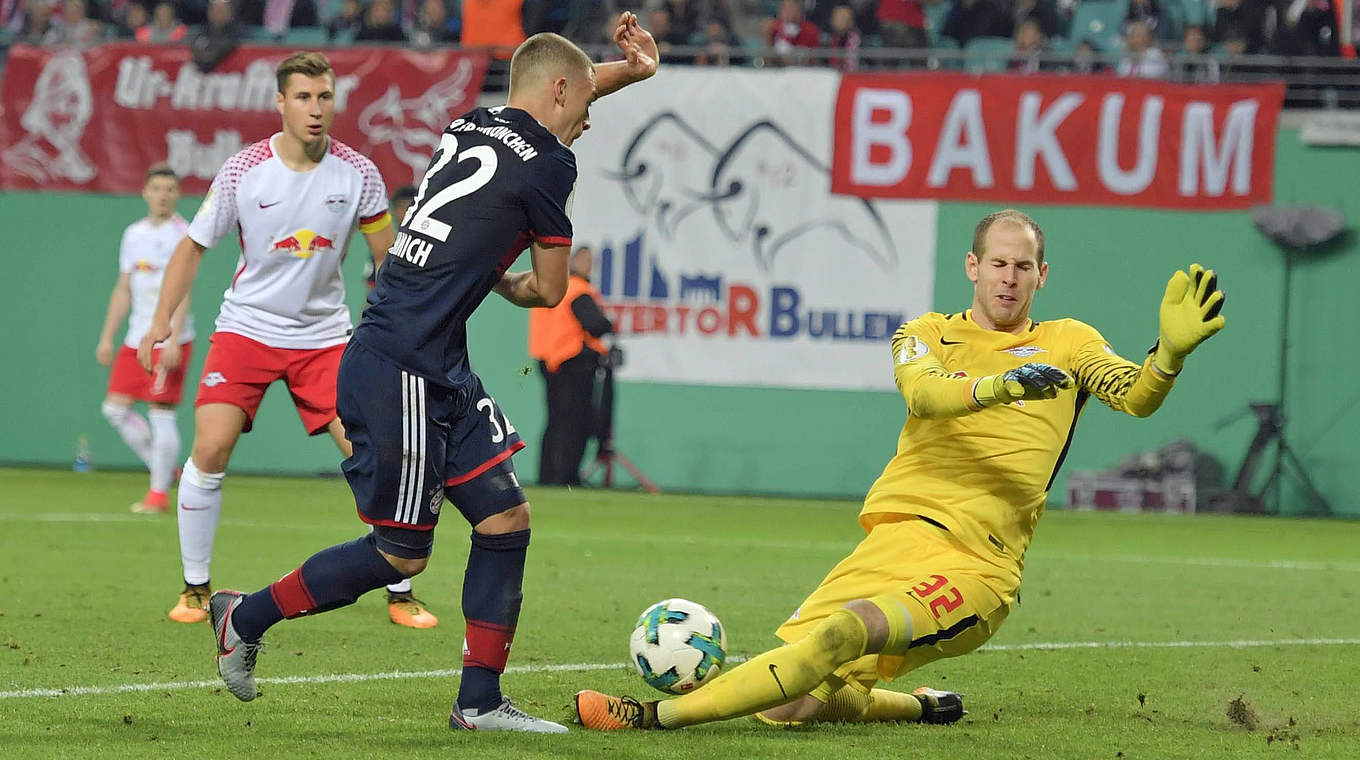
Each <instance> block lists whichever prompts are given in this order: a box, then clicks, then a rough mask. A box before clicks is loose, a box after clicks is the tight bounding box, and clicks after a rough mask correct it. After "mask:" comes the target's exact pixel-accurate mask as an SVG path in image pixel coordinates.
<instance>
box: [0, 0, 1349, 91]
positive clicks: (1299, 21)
mask: <svg viewBox="0 0 1360 760" xmlns="http://www.w3.org/2000/svg"><path fill="white" fill-rule="evenodd" d="M1344 1H1345V0H645V2H621V1H620V0H0V45H3V44H4V42H5V41H6V40H8V41H11V42H27V43H31V44H40V45H76V46H85V45H91V44H95V43H98V42H101V41H107V40H112V39H123V40H135V41H138V42H142V43H150V44H188V45H192V46H193V47H194V49H195V54H196V59H197V60H199V62H200V65H202V66H203V67H204V68H209V67H211V65H212V64H214V63H215V62H216V61H217V60H220V58H221V57H223V56H225V55H226V54H227V53H229V52H230V51H231V50H232V49H233V48H234V47H235V45H237V44H239V43H240V42H243V41H247V40H257V41H282V42H285V43H289V44H295V45H299V46H302V45H320V44H332V45H336V44H341V45H343V44H350V43H375V42H376V43H405V44H409V45H415V46H419V47H431V46H438V45H464V46H488V47H492V48H496V49H499V50H505V51H508V50H511V49H513V48H514V46H515V45H517V44H519V42H521V41H523V40H524V39H525V37H526V36H528V35H531V34H534V33H535V32H539V31H555V32H560V33H563V34H565V35H567V36H568V37H570V38H572V39H574V40H577V41H579V42H581V43H583V44H586V45H591V44H605V43H607V42H608V36H607V30H606V27H607V26H608V25H609V23H610V19H613V18H615V17H616V15H617V13H618V11H619V10H621V9H625V8H627V7H634V9H635V10H637V11H638V12H639V13H640V15H641V16H642V18H643V19H644V20H645V21H646V22H647V25H648V27H649V28H651V29H652V30H653V32H654V33H655V36H656V38H657V41H658V43H659V44H660V47H661V51H662V55H663V58H664V59H666V60H667V61H668V62H670V63H675V64H695V65H735V64H750V63H756V64H759V65H788V64H805V65H830V66H834V67H837V68H842V69H847V70H849V69H855V68H865V67H869V66H874V65H892V66H899V65H902V64H903V61H899V60H894V59H891V58H885V57H882V56H866V55H864V54H863V51H864V50H865V49H866V48H876V47H877V48H890V49H926V48H933V49H940V48H962V49H965V50H968V51H982V52H985V53H990V54H993V55H996V56H998V57H1000V58H1002V59H1004V60H1008V61H1009V68H1010V69H1011V70H1014V71H1022V72H1027V71H1038V70H1044V69H1049V68H1058V67H1061V68H1063V69H1066V70H1075V71H1078V72H1081V71H1102V70H1106V69H1107V68H1113V69H1114V70H1115V71H1117V72H1118V73H1120V74H1123V75H1127V76H1141V77H1154V78H1162V77H1169V76H1174V77H1177V78H1181V79H1189V80H1191V81H1214V80H1216V79H1217V76H1218V74H1217V72H1218V66H1217V62H1216V60H1215V59H1217V58H1231V57H1232V56H1236V55H1240V54H1277V55H1291V56H1298V55H1306V56H1336V55H1339V54H1340V44H1339V41H1340V35H1339V34H1338V32H1337V18H1338V14H1337V13H1336V9H1335V8H1334V7H1333V3H1335V2H1344ZM1351 1H1352V2H1356V3H1357V5H1360V0H1351ZM636 6H641V7H636ZM1354 15H1355V16H1356V17H1358V18H1360V13H1356V14H1354ZM1358 25H1360V24H1358ZM1357 31H1360V30H1357ZM1356 36H1360V34H1357V35H1356ZM770 53H772V54H770ZM507 55H508V53H507ZM1056 57H1063V58H1066V59H1067V60H1066V62H1064V63H1061V64H1059V63H1051V62H1050V61H1051V60H1052V59H1054V58H1056ZM1187 61H1193V63H1187ZM1116 62H1117V63H1116ZM1187 67H1189V68H1187Z"/></svg>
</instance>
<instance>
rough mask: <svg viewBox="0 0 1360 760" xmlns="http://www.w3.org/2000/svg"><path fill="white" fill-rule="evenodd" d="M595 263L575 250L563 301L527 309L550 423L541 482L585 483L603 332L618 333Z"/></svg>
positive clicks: (531, 347) (603, 349) (545, 432)
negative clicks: (604, 304)
mask: <svg viewBox="0 0 1360 760" xmlns="http://www.w3.org/2000/svg"><path fill="white" fill-rule="evenodd" d="M593 263H594V256H593V255H592V253H591V250H590V249H589V248H587V247H585V246H582V247H580V248H577V249H576V252H575V253H574V254H572V257H571V277H570V279H569V280H568V281H567V293H566V295H565V296H563V297H562V301H561V303H559V304H558V305H557V306H555V307H553V308H551V309H531V310H530V311H529V355H530V356H532V357H533V358H535V359H538V368H539V371H541V372H542V373H543V379H544V381H545V382H546V383H547V389H548V394H547V395H548V425H547V427H546V428H545V429H544V430H543V447H542V449H541V450H540V452H539V467H538V482H539V483H540V484H542V485H580V484H581V474H580V473H581V457H582V456H584V455H585V451H586V442H587V440H589V438H590V434H591V432H592V419H593V418H592V413H591V393H592V390H593V388H594V382H595V370H596V368H597V367H599V364H600V356H601V355H604V354H607V353H608V349H607V348H606V347H605V345H604V343H603V342H601V341H600V336H602V335H606V334H609V333H612V332H614V325H613V324H611V323H610V322H609V319H608V318H606V317H605V315H604V312H603V311H601V310H600V303H599V298H600V294H599V292H598V291H596V290H595V288H594V286H592V285H591V284H590V271H591V268H592V266H593Z"/></svg>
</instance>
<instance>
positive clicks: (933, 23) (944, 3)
mask: <svg viewBox="0 0 1360 760" xmlns="http://www.w3.org/2000/svg"><path fill="white" fill-rule="evenodd" d="M953 7H954V4H953V3H952V2H950V1H949V0H940V2H938V3H935V4H934V5H927V6H925V7H924V8H922V10H924V11H925V13H926V39H928V40H929V41H930V46H931V47H940V46H941V45H940V30H941V29H943V28H944V19H945V16H948V15H949V9H950V8H953ZM950 42H954V40H953V38H950Z"/></svg>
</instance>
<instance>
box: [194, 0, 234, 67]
mask: <svg viewBox="0 0 1360 760" xmlns="http://www.w3.org/2000/svg"><path fill="white" fill-rule="evenodd" d="M245 37H246V31H245V28H244V27H242V26H241V23H240V22H239V21H237V20H236V9H235V8H234V7H232V4H231V0H211V2H209V3H208V23H207V24H206V25H205V26H204V27H203V29H202V30H201V31H199V33H198V34H196V35H194V38H193V39H192V40H191V41H190V42H189V49H190V50H191V51H192V57H193V59H194V65H195V66H197V67H198V69H199V71H202V72H204V73H207V72H209V71H212V70H213V69H214V68H216V67H217V64H219V63H221V62H222V61H223V60H225V59H226V57H227V56H229V55H231V54H232V51H234V50H236V47H237V46H238V45H240V44H241V40H243V39H245Z"/></svg>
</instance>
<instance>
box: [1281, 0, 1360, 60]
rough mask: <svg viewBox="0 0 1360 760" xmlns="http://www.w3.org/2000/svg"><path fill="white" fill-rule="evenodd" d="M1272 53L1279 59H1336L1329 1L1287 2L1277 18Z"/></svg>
mask: <svg viewBox="0 0 1360 760" xmlns="http://www.w3.org/2000/svg"><path fill="white" fill-rule="evenodd" d="M1343 1H1344V0H1343ZM1275 50H1276V52H1278V53H1280V54H1282V55H1314V56H1336V55H1340V54H1341V46H1340V43H1339V40H1338V38H1337V30H1336V13H1335V11H1334V10H1333V8H1332V2H1331V0H1291V1H1290V2H1289V3H1288V5H1287V6H1286V7H1285V8H1284V9H1283V12H1282V13H1281V14H1280V21H1279V25H1278V26H1277V27H1276V31H1275Z"/></svg>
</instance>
